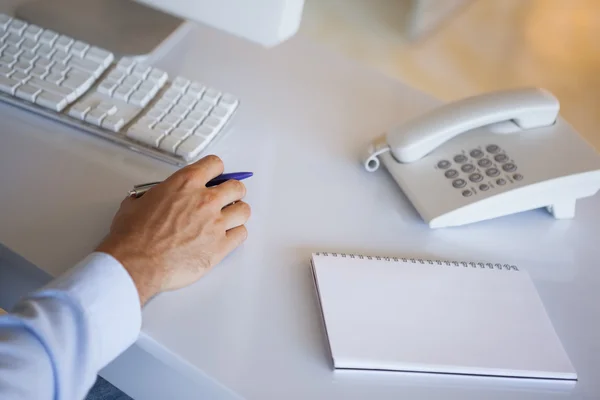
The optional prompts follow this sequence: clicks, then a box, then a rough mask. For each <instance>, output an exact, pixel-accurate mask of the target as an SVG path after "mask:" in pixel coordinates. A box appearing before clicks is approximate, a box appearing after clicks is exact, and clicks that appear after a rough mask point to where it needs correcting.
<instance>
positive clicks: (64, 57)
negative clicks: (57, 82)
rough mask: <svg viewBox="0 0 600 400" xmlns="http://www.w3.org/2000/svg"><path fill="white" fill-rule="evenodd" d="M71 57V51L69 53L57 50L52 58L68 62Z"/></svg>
mask: <svg viewBox="0 0 600 400" xmlns="http://www.w3.org/2000/svg"><path fill="white" fill-rule="evenodd" d="M70 57H71V55H70V54H69V53H67V52H66V51H63V50H57V51H56V52H55V53H54V54H52V57H51V58H52V59H53V60H54V61H60V62H63V63H66V62H67V61H68V60H69V58H70Z"/></svg>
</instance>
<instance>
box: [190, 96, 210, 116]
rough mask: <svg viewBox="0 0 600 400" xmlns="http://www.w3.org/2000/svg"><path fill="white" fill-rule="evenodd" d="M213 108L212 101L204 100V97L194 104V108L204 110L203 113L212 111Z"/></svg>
mask: <svg viewBox="0 0 600 400" xmlns="http://www.w3.org/2000/svg"><path fill="white" fill-rule="evenodd" d="M212 108H213V105H212V104H211V103H209V102H208V101H206V100H204V99H202V100H200V101H199V102H198V103H196V105H195V106H194V110H196V111H200V112H203V113H208V112H210V110H212Z"/></svg>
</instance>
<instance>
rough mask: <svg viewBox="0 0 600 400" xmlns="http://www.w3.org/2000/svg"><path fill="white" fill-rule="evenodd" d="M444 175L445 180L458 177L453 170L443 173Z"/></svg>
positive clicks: (456, 172)
mask: <svg viewBox="0 0 600 400" xmlns="http://www.w3.org/2000/svg"><path fill="white" fill-rule="evenodd" d="M444 175H445V176H446V178H450V179H454V178H456V177H457V176H458V171H457V170H455V169H449V170H448V171H446V172H445V173H444Z"/></svg>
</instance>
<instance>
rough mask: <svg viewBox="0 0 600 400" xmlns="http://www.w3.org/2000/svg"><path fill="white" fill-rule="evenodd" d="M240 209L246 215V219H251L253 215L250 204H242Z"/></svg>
mask: <svg viewBox="0 0 600 400" xmlns="http://www.w3.org/2000/svg"><path fill="white" fill-rule="evenodd" d="M240 207H241V209H242V213H243V214H244V216H245V217H246V218H249V217H250V215H251V214H252V208H251V207H250V205H249V204H248V203H245V202H243V201H242V202H240Z"/></svg>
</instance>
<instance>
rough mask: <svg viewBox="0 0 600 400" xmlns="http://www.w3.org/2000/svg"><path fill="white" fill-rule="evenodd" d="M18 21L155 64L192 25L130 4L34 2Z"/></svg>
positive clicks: (111, 0)
mask: <svg viewBox="0 0 600 400" xmlns="http://www.w3.org/2000/svg"><path fill="white" fill-rule="evenodd" d="M16 17H17V18H20V19H23V20H25V21H27V22H29V23H33V24H36V25H39V26H41V27H43V28H47V29H52V30H54V31H56V32H60V33H62V34H65V35H68V36H71V37H73V38H75V39H78V40H82V41H84V42H88V43H90V44H93V45H95V46H98V47H101V48H104V49H107V50H109V51H112V52H113V53H115V56H117V57H122V56H130V57H137V58H142V59H144V60H145V61H147V62H153V61H156V60H157V59H159V58H161V57H162V56H163V55H164V54H166V52H168V51H169V50H170V48H172V46H173V45H174V44H175V43H177V42H179V41H180V40H181V39H182V38H183V36H185V35H186V34H187V33H188V32H189V31H190V30H191V27H192V24H191V23H189V22H186V21H185V20H182V19H180V18H177V17H174V16H172V15H169V14H166V13H164V12H161V11H158V10H155V9H153V8H150V7H147V6H144V5H142V4H139V3H136V2H134V1H131V0H35V1H30V2H27V3H25V4H22V5H21V6H19V7H18V8H17V10H16Z"/></svg>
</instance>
